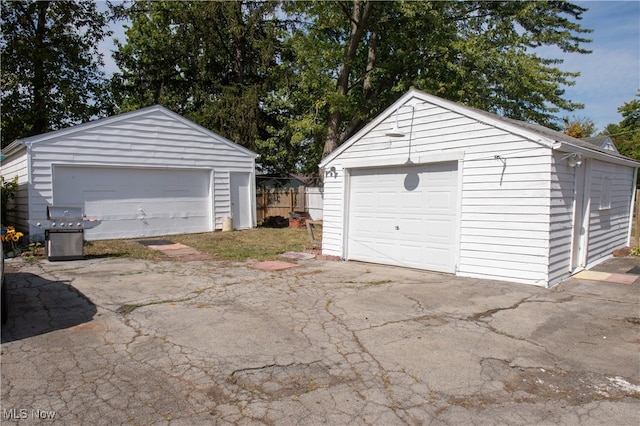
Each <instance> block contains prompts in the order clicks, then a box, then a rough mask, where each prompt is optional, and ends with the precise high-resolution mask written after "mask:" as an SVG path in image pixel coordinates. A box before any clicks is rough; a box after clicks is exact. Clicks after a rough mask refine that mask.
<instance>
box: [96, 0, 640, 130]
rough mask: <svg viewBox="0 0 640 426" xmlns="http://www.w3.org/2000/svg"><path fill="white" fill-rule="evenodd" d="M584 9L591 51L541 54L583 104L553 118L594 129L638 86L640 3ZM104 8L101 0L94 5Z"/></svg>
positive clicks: (615, 115) (116, 33) (118, 31)
mask: <svg viewBox="0 0 640 426" xmlns="http://www.w3.org/2000/svg"><path fill="white" fill-rule="evenodd" d="M574 3H576V4H578V5H580V6H582V7H585V8H587V9H588V10H587V11H586V12H585V13H584V14H583V15H582V18H583V19H582V20H581V21H580V24H581V26H582V27H583V28H588V29H592V30H593V32H592V33H590V34H586V35H583V36H584V37H586V38H591V39H592V40H593V42H592V43H589V44H588V45H586V46H585V47H586V48H587V49H590V50H592V53H591V54H588V55H581V54H577V53H563V52H561V51H560V50H558V49H547V50H546V51H544V52H541V53H540V54H541V56H542V55H544V56H545V57H550V58H558V59H562V60H563V61H564V62H563V64H561V65H559V68H561V69H562V70H564V71H572V72H575V71H577V72H580V76H579V77H577V78H576V80H575V82H576V83H575V85H574V86H570V87H565V88H564V89H565V94H564V98H566V99H569V100H571V101H573V102H577V103H581V104H584V106H585V107H584V109H581V110H575V111H561V112H559V113H558V117H559V118H562V117H569V119H574V118H577V119H580V120H582V119H585V118H586V119H590V120H592V121H593V122H594V123H595V124H596V132H600V131H602V130H604V128H605V127H606V125H607V124H612V123H614V124H618V123H619V122H620V121H622V116H621V115H620V113H619V112H618V108H619V107H621V106H622V105H623V104H624V103H626V102H630V101H632V100H633V99H634V98H635V97H636V95H637V94H638V91H639V90H640V1H637V0H628V1H574ZM103 7H104V8H106V3H105V2H101V3H100V4H99V8H101V9H102V8H103ZM122 25H123V24H122V23H119V24H116V25H115V26H114V27H112V30H113V36H112V37H111V39H109V40H105V41H104V42H103V43H102V45H101V50H102V51H103V53H104V61H105V72H106V73H107V74H112V73H113V72H117V71H118V68H117V66H116V65H115V63H114V61H113V59H112V58H111V53H110V51H111V50H114V49H115V47H114V44H113V39H118V40H119V41H120V42H121V43H124V41H125V35H124V29H123V28H122Z"/></svg>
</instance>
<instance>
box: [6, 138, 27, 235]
mask: <svg viewBox="0 0 640 426" xmlns="http://www.w3.org/2000/svg"><path fill="white" fill-rule="evenodd" d="M0 175H2V176H3V177H4V179H5V181H11V180H13V179H15V177H16V176H17V177H18V189H17V191H16V194H15V198H14V199H13V200H12V201H11V203H10V204H9V206H7V207H9V209H10V210H9V211H8V213H7V223H3V224H2V225H3V226H15V227H16V228H17V229H19V230H20V231H22V232H28V231H29V223H28V222H27V220H28V219H29V167H28V158H27V149H26V148H22V149H20V150H19V151H17V152H15V153H13V154H11V155H9V156H8V157H7V158H6V159H5V160H3V161H2V170H1V171H0Z"/></svg>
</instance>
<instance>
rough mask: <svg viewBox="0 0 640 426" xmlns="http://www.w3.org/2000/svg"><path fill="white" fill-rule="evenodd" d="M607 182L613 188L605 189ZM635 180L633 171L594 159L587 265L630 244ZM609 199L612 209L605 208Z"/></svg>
mask: <svg viewBox="0 0 640 426" xmlns="http://www.w3.org/2000/svg"><path fill="white" fill-rule="evenodd" d="M606 180H608V181H609V183H608V185H609V188H606V187H605V185H607V184H605V181H606ZM632 180H633V168H631V167H626V166H620V165H615V164H609V163H604V162H602V161H597V160H592V162H591V175H590V182H589V186H590V189H589V197H590V209H589V212H588V214H589V234H588V235H589V238H588V246H587V266H588V265H589V264H592V263H594V262H597V261H599V260H601V259H603V258H606V257H608V256H611V255H612V252H613V250H615V249H617V248H620V247H624V246H625V245H626V244H627V233H628V230H629V228H628V227H629V222H630V217H629V212H630V208H631V197H632V190H633V189H632V185H631V182H632ZM603 192H607V194H603ZM606 197H609V200H610V203H611V206H610V207H606V206H602V205H601V201H602V200H603V198H606Z"/></svg>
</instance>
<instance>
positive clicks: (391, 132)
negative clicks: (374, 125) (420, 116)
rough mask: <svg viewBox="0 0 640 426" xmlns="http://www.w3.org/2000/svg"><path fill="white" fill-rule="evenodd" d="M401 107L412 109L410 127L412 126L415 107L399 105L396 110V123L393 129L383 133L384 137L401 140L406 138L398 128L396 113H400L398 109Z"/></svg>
mask: <svg viewBox="0 0 640 426" xmlns="http://www.w3.org/2000/svg"><path fill="white" fill-rule="evenodd" d="M402 107H409V108H411V109H412V112H411V126H413V112H415V107H414V106H413V105H400V106H399V107H398V108H396V122H395V123H394V125H393V128H392V129H391V130H389V131H388V132H386V133H385V135H386V136H389V137H392V138H402V137H404V136H406V133H405V132H403V131H402V130H400V127H399V126H398V113H399V112H400V108H402Z"/></svg>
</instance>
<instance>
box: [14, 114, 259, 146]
mask: <svg viewBox="0 0 640 426" xmlns="http://www.w3.org/2000/svg"><path fill="white" fill-rule="evenodd" d="M152 113H160V114H164V115H166V116H167V117H169V118H171V119H174V120H177V121H180V122H181V123H183V124H184V125H186V126H188V127H191V128H192V129H194V130H196V131H198V132H200V133H203V134H205V135H207V136H209V137H211V138H213V139H215V140H217V141H218V142H220V143H223V144H225V145H228V146H230V147H231V148H233V149H236V150H238V151H241V152H243V153H244V154H246V155H248V156H250V157H252V158H255V157H257V156H258V154H256V153H255V152H253V151H251V150H250V149H248V148H245V147H243V146H242V145H239V144H237V143H235V142H233V141H231V140H229V139H227V138H225V137H223V136H221V135H219V134H217V133H214V132H212V131H211V130H208V129H206V128H204V127H202V126H200V125H199V124H196V123H194V122H193V121H191V120H187V119H186V118H184V117H183V116H181V115H179V114H176V113H175V112H173V111H171V110H170V109H168V108H165V107H163V106H162V105H153V106H150V107H146V108H141V109H138V110H135V111H130V112H125V113H122V114H117V115H113V116H110V117H105V118H101V119H98V120H94V121H88V122H86V123H82V124H77V125H75V126H70V127H65V128H64V129H59V130H54V131H51V132H47V133H42V134H40V135H35V136H30V137H28V138H23V139H17V140H15V141H13V142H11V143H10V144H9V145H7V146H6V147H5V148H4V149H2V152H3V153H6V154H11V153H12V152H15V151H16V150H18V149H20V148H22V147H26V146H31V145H33V144H37V143H41V142H44V141H47V140H50V139H53V138H57V137H60V136H65V135H70V134H73V133H76V132H80V131H84V130H88V129H91V128H94V127H98V126H103V125H108V124H113V123H117V122H119V121H124V120H128V119H130V118H134V117H140V116H144V115H147V114H152Z"/></svg>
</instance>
